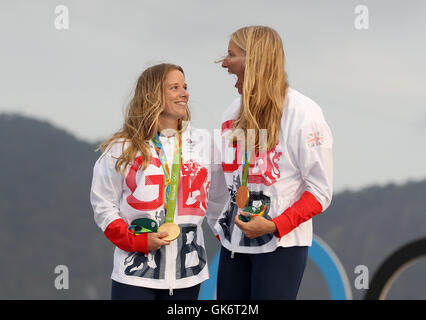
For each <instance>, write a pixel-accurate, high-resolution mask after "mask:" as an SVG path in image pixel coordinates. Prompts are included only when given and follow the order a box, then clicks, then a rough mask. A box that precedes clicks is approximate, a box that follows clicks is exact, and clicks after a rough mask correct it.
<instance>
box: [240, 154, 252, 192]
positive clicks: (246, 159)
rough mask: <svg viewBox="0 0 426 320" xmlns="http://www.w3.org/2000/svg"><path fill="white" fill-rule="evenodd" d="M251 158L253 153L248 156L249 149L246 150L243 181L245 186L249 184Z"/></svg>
mask: <svg viewBox="0 0 426 320" xmlns="http://www.w3.org/2000/svg"><path fill="white" fill-rule="evenodd" d="M250 158H251V154H250V157H247V150H246V151H245V154H244V167H243V180H242V182H241V183H242V185H243V186H245V187H246V186H247V180H248V172H249V168H250Z"/></svg>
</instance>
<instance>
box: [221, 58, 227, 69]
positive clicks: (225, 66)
mask: <svg viewBox="0 0 426 320" xmlns="http://www.w3.org/2000/svg"><path fill="white" fill-rule="evenodd" d="M222 68H228V57H226V58H225V59H223V61H222Z"/></svg>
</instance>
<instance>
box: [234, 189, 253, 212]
mask: <svg viewBox="0 0 426 320" xmlns="http://www.w3.org/2000/svg"><path fill="white" fill-rule="evenodd" d="M249 198H250V192H249V189H248V188H247V187H246V186H240V187H239V188H238V191H237V194H236V195H235V202H236V203H237V206H238V208H240V209H243V208H245V207H246V206H247V203H248V200H249Z"/></svg>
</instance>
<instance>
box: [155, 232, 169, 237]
mask: <svg viewBox="0 0 426 320" xmlns="http://www.w3.org/2000/svg"><path fill="white" fill-rule="evenodd" d="M157 235H158V237H159V238H164V237H167V236H168V235H169V234H168V233H167V232H165V231H163V232H160V233H157Z"/></svg>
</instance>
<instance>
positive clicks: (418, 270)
mask: <svg viewBox="0 0 426 320" xmlns="http://www.w3.org/2000/svg"><path fill="white" fill-rule="evenodd" d="M96 147H97V146H95V145H93V144H90V143H87V142H84V141H80V140H77V139H76V138H75V137H74V136H72V135H71V134H69V133H67V132H66V131H64V130H61V129H58V128H56V127H54V126H52V125H51V124H49V123H47V122H43V121H40V120H35V119H31V118H28V117H24V116H20V115H10V114H0V154H1V155H0V168H1V169H0V217H1V223H0V239H1V241H0V254H1V266H0V299H109V297H110V285H111V282H110V273H111V271H112V255H113V249H114V247H113V245H112V244H111V243H109V241H108V240H107V239H106V238H105V236H104V235H103V233H102V232H101V230H100V229H99V228H98V227H97V226H96V225H95V223H94V220H93V212H92V208H91V205H90V201H89V192H90V184H91V180H92V170H93V165H94V163H95V161H96V160H97V158H98V157H99V155H100V154H99V152H95V149H96ZM425 195H426V181H420V182H409V183H407V184H405V185H399V186H398V185H393V184H390V185H387V186H383V187H378V186H375V187H370V188H366V189H363V190H361V191H357V192H351V191H346V192H343V193H339V194H336V195H335V196H334V199H333V202H332V204H331V206H330V207H329V208H328V209H327V210H326V212H325V213H323V214H321V215H319V216H316V217H314V218H313V219H314V233H315V234H316V235H318V236H319V237H321V238H322V239H323V240H324V241H325V242H326V243H327V244H328V245H329V246H330V247H331V248H332V249H333V250H334V251H335V253H336V255H337V256H338V257H339V259H340V261H341V262H342V264H343V266H344V268H345V270H346V273H347V274H348V277H349V280H350V282H351V284H352V294H353V297H354V299H362V298H363V296H364V294H365V290H357V289H356V288H355V287H354V285H353V284H354V281H355V278H356V276H357V274H355V273H354V270H355V267H356V266H357V265H365V266H367V267H368V269H369V275H370V279H371V277H372V276H373V274H374V272H375V270H376V269H377V267H378V266H379V265H380V264H381V263H382V262H383V261H384V260H385V259H386V258H387V257H388V256H389V255H390V254H392V253H393V252H394V251H395V250H397V249H398V248H399V247H401V246H403V245H404V244H406V243H407V242H410V241H412V240H417V239H419V238H425V237H426V214H425V213H426V212H425V211H426V209H425V208H426V196H425ZM204 229H205V231H206V245H207V254H208V256H209V259H212V258H213V256H214V254H215V252H216V251H217V249H218V247H219V244H218V242H217V240H216V239H215V238H214V237H213V236H212V234H211V232H210V231H209V229H208V228H206V227H205V225H204ZM59 265H65V266H67V268H68V270H69V289H67V290H58V289H56V288H55V279H56V278H57V277H58V276H60V275H59V274H55V268H56V267H57V266H59ZM425 266H426V264H425V261H424V259H421V260H420V261H419V262H418V263H416V264H415V265H414V266H413V267H410V268H409V269H407V271H405V272H404V273H403V274H402V275H401V277H400V278H398V280H397V281H396V283H395V285H394V286H393V287H392V289H391V291H390V294H389V298H393V299H426V293H425V290H424V288H423V283H424V278H425V276H426V272H425V270H426V268H425ZM419 279H421V281H420V280H419ZM298 298H299V299H328V298H329V294H328V290H327V287H326V285H325V281H324V279H323V277H322V275H321V273H320V272H319V269H318V268H317V267H316V266H315V265H314V264H313V263H312V262H310V261H308V266H307V269H306V272H305V276H304V279H303V281H302V285H301V289H300V292H299V297H298Z"/></svg>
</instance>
